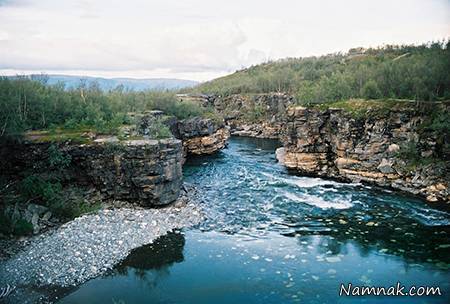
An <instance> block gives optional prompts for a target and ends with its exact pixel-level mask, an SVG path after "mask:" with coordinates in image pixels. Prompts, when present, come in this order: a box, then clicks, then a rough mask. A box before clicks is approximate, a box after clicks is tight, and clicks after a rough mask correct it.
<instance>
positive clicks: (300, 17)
mask: <svg viewBox="0 0 450 304" xmlns="http://www.w3.org/2000/svg"><path fill="white" fill-rule="evenodd" d="M449 36H450V4H449V2H448V1H447V0H442V1H439V0H431V1H421V0H399V1H387V0H378V1H361V0H358V1H357V0H350V1H331V0H319V1H317V0H316V1H295V0H278V1H265V0H259V1H258V0H246V1H242V0H240V1H237V0H228V1H221V2H219V1H211V0H186V1H178V0H165V1H144V0H129V1H116V0H108V1H106V0H97V1H87V0H85V1H82V0H65V1H57V0H0V73H1V74H12V73H24V72H25V73H31V72H33V73H39V72H47V73H60V74H82V75H92V76H104V77H116V76H124V77H140V78H144V77H145V78H150V77H172V78H189V79H194V80H207V79H211V78H213V77H217V76H221V75H224V74H226V73H230V72H232V71H234V70H236V69H239V68H242V67H245V66H249V65H252V64H257V63H260V62H263V61H266V60H268V59H278V58H283V57H297V56H310V55H321V54H326V53H330V52H337V51H345V50H347V49H349V48H351V47H355V46H366V47H367V46H378V45H381V44H383V43H420V42H426V41H429V40H433V39H434V40H436V39H443V38H447V37H449Z"/></svg>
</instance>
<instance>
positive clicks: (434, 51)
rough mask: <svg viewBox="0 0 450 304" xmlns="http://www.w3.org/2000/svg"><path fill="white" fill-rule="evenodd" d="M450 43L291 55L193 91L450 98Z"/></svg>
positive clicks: (312, 99) (316, 99)
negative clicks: (300, 56)
mask: <svg viewBox="0 0 450 304" xmlns="http://www.w3.org/2000/svg"><path fill="white" fill-rule="evenodd" d="M449 47H450V42H448V41H444V42H433V43H429V44H423V45H419V46H410V45H404V46H385V47H381V48H370V49H362V48H356V49H351V50H349V52H348V53H346V54H340V53H338V54H331V55H326V56H321V57H306V58H287V59H282V60H278V61H275V62H268V63H264V64H260V65H256V66H252V67H250V68H248V69H244V70H241V71H237V72H236V73H234V74H232V75H229V76H225V77H222V78H218V79H215V80H212V81H209V82H206V83H203V84H201V85H199V86H196V87H194V88H193V89H191V90H190V91H191V92H197V93H210V94H220V95H230V94H242V93H268V92H287V93H290V94H292V95H294V96H295V97H296V98H297V100H298V102H299V103H302V104H305V103H324V102H334V101H339V100H346V99H349V98H364V99H379V98H395V99H412V100H439V99H449V98H450V74H449V72H448V71H449V70H450V49H449Z"/></svg>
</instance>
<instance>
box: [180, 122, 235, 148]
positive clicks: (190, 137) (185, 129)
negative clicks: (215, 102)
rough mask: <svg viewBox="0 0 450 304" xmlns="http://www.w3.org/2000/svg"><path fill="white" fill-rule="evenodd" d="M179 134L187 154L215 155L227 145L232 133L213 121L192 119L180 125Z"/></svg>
mask: <svg viewBox="0 0 450 304" xmlns="http://www.w3.org/2000/svg"><path fill="white" fill-rule="evenodd" d="M178 134H179V137H178V138H180V139H181V140H182V141H183V148H184V150H185V153H186V154H195V155H204V154H213V153H215V152H217V151H219V150H221V149H223V148H224V147H225V145H226V142H227V140H228V138H229V137H230V132H229V131H228V129H227V128H225V127H224V126H223V124H217V123H214V122H213V121H212V120H211V119H205V118H198V117H196V118H191V119H186V120H182V121H180V122H179V123H178Z"/></svg>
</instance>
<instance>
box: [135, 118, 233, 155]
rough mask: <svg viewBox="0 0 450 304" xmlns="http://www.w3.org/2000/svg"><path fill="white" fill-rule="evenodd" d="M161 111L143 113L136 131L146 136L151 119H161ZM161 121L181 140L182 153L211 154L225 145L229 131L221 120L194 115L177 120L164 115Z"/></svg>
mask: <svg viewBox="0 0 450 304" xmlns="http://www.w3.org/2000/svg"><path fill="white" fill-rule="evenodd" d="M162 116H163V114H162V112H161V111H151V112H149V113H147V114H146V115H144V116H143V117H142V118H141V119H140V122H139V124H138V133H139V134H141V135H144V136H146V135H147V134H148V129H149V127H150V126H151V124H152V121H154V120H158V119H161V117H162ZM162 121H163V123H164V124H165V125H166V126H167V127H168V128H169V129H170V131H171V133H172V135H173V136H174V137H175V138H177V139H180V140H181V141H182V142H183V151H184V155H185V156H186V155H187V154H195V155H204V154H213V153H215V152H217V151H219V150H221V149H223V148H224V147H225V146H226V142H227V140H228V138H229V137H230V132H229V131H228V129H227V128H225V126H224V124H223V122H215V121H213V120H212V119H208V118H202V117H194V118H190V119H183V120H178V119H177V118H176V117H173V116H171V117H167V116H166V117H165V118H164V119H163V120H162Z"/></svg>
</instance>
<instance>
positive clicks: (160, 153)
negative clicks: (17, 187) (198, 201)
mask: <svg viewBox="0 0 450 304" xmlns="http://www.w3.org/2000/svg"><path fill="white" fill-rule="evenodd" d="M49 147H50V144H49V143H25V144H22V145H20V146H18V147H15V148H14V147H2V148H4V149H6V151H10V155H9V157H8V160H6V159H3V161H7V162H8V163H9V164H7V163H6V162H5V163H4V164H2V165H5V166H4V168H5V169H7V170H8V171H9V172H5V174H8V175H9V176H12V175H14V174H17V170H20V171H24V170H27V169H30V167H32V169H33V172H36V173H39V172H43V173H45V172H47V171H48V167H47V163H48V162H47V159H48V157H49ZM58 148H59V150H60V151H61V153H62V154H63V155H66V156H69V157H70V164H69V166H68V167H67V168H64V169H63V172H62V176H63V177H64V179H63V180H62V182H63V183H64V184H68V185H70V184H79V185H85V186H93V187H95V188H96V189H97V190H100V191H101V193H103V194H104V195H105V197H106V198H114V199H118V200H125V201H129V202H134V203H136V204H139V205H142V206H158V205H166V204H170V203H172V202H174V201H175V200H176V199H177V198H178V196H179V193H180V187H181V184H182V177H183V176H182V167H181V166H182V159H183V149H182V143H181V141H180V140H177V139H167V140H129V141H122V142H114V143H111V142H97V143H95V142H94V143H92V144H84V145H71V144H60V145H59V146H58ZM12 151H15V152H16V153H15V152H12ZM60 174H61V173H60Z"/></svg>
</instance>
